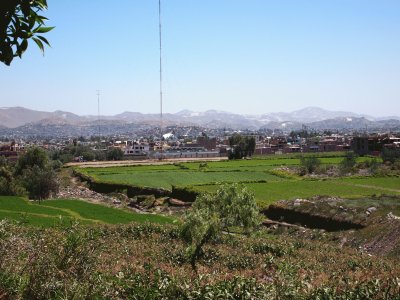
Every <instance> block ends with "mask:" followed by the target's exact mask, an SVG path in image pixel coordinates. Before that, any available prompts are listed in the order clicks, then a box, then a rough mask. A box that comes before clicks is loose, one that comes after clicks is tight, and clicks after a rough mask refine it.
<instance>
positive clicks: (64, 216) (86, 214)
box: [0, 196, 173, 227]
mask: <svg viewBox="0 0 400 300" xmlns="http://www.w3.org/2000/svg"><path fill="white" fill-rule="evenodd" d="M5 218H8V219H13V220H16V221H18V222H19V223H21V224H26V225H35V226H42V227H51V226H55V225H65V224H68V223H70V222H71V221H72V220H76V221H78V222H79V223H82V224H126V223H130V222H140V223H143V222H154V223H159V224H164V223H172V221H173V220H172V219H170V218H168V217H164V216H159V215H151V214H137V213H134V212H131V211H125V210H121V209H115V208H111V207H107V206H103V205H100V204H93V203H88V202H84V201H80V200H67V199H66V200H45V201H41V202H40V203H38V202H31V201H28V200H27V199H24V198H21V197H9V196H0V219H5Z"/></svg>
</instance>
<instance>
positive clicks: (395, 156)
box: [382, 148, 400, 164]
mask: <svg viewBox="0 0 400 300" xmlns="http://www.w3.org/2000/svg"><path fill="white" fill-rule="evenodd" d="M382 160H383V162H391V163H392V164H393V163H394V162H395V161H397V160H400V149H398V148H392V149H391V148H383V150H382Z"/></svg>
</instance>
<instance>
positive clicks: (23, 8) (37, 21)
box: [0, 0, 54, 66]
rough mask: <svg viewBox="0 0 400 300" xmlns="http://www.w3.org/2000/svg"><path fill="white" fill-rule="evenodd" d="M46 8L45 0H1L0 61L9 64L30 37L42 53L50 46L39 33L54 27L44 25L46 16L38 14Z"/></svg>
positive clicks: (25, 46) (26, 45) (24, 48)
mask: <svg viewBox="0 0 400 300" xmlns="http://www.w3.org/2000/svg"><path fill="white" fill-rule="evenodd" d="M46 9H47V1H46V0H2V1H1V4H0V61H1V62H3V63H4V64H6V65H8V66H9V65H10V64H11V62H12V60H13V59H14V57H17V56H18V57H20V58H21V57H22V54H23V53H24V52H25V51H26V49H27V48H28V41H29V39H32V40H33V41H34V42H35V43H36V44H37V46H38V47H39V48H40V50H41V51H42V52H43V53H44V45H45V44H46V45H48V46H50V44H49V42H48V41H47V39H46V38H45V37H43V36H42V35H40V34H43V33H46V32H49V31H50V30H52V29H53V28H54V27H46V26H45V21H46V20H47V18H45V17H44V16H42V15H40V13H41V12H42V11H43V10H46Z"/></svg>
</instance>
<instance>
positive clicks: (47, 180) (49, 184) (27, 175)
mask: <svg viewBox="0 0 400 300" xmlns="http://www.w3.org/2000/svg"><path fill="white" fill-rule="evenodd" d="M20 181H21V185H22V186H23V187H24V188H25V189H26V190H27V191H28V193H29V198H31V199H36V200H42V199H46V198H49V196H50V195H51V194H53V193H57V192H58V187H59V184H58V181H57V176H56V174H55V172H54V170H53V169H52V168H51V167H49V166H48V167H46V168H40V167H39V166H33V167H32V168H29V169H26V170H24V172H23V175H22V176H21V177H20Z"/></svg>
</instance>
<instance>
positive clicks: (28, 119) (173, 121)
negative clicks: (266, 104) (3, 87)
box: [0, 107, 400, 131]
mask: <svg viewBox="0 0 400 300" xmlns="http://www.w3.org/2000/svg"><path fill="white" fill-rule="evenodd" d="M99 122H100V123H99ZM103 123H104V124H107V126H111V127H112V125H113V124H117V126H122V124H137V125H149V126H159V124H160V115H159V114H143V113H139V112H128V111H126V112H123V113H121V114H117V115H114V116H100V120H98V116H79V115H76V114H73V113H70V112H65V111H55V112H43V111H35V110H30V109H26V108H23V107H10V108H0V126H5V127H7V128H17V127H18V128H20V127H21V126H22V127H23V126H25V127H24V128H25V129H26V128H31V129H33V127H35V126H36V127H40V125H43V126H50V127H51V126H66V125H68V126H81V127H82V126H83V127H85V126H86V127H87V126H94V125H95V124H103ZM399 123H400V117H391V118H390V119H388V118H374V117H372V116H366V115H361V114H357V113H352V112H344V111H329V110H325V109H322V108H319V107H306V108H304V109H300V110H296V111H293V112H289V113H286V112H278V113H265V114H260V115H241V114H234V113H229V112H225V111H218V110H208V111H205V112H194V111H190V110H182V111H180V112H178V113H175V114H170V113H165V114H163V126H169V125H180V126H183V125H197V126H202V127H207V128H232V129H251V130H257V129H260V128H268V129H282V130H293V129H299V128H301V127H302V125H303V124H306V125H307V126H309V127H310V128H314V129H342V128H348V129H361V128H366V127H368V128H396V127H398V126H399V125H398V124H399ZM26 126H27V127H26ZM385 126H387V127H385ZM123 128H125V127H123ZM34 131H36V130H34Z"/></svg>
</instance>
